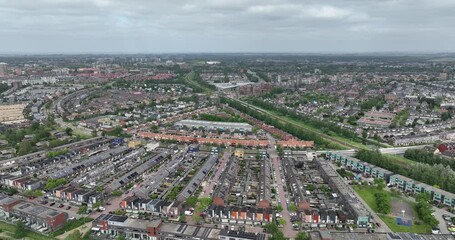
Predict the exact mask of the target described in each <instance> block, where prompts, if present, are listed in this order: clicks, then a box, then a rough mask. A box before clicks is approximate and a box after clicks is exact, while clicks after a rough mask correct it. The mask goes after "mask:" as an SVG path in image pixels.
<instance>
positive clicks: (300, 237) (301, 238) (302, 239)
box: [295, 232, 310, 240]
mask: <svg viewBox="0 0 455 240" xmlns="http://www.w3.org/2000/svg"><path fill="white" fill-rule="evenodd" d="M308 239H310V238H309V237H308V235H307V234H306V232H299V233H297V236H296V237H295V240H308Z"/></svg>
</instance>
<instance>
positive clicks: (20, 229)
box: [13, 221, 26, 239]
mask: <svg viewBox="0 0 455 240" xmlns="http://www.w3.org/2000/svg"><path fill="white" fill-rule="evenodd" d="M25 235H26V231H25V224H24V222H22V221H18V222H17V223H16V228H15V229H14V235H13V236H14V238H15V239H20V238H24V237H25Z"/></svg>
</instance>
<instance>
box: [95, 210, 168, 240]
mask: <svg viewBox="0 0 455 240" xmlns="http://www.w3.org/2000/svg"><path fill="white" fill-rule="evenodd" d="M161 224H162V222H161V220H153V221H149V220H142V219H133V218H128V217H127V216H121V215H113V214H107V215H105V214H101V215H100V216H99V217H98V218H96V219H95V220H94V221H93V222H92V229H91V230H92V232H95V233H100V234H105V235H108V236H110V238H112V239H114V238H117V237H118V236H122V235H123V236H125V238H126V239H144V240H155V239H158V229H159V228H160V226H161Z"/></svg>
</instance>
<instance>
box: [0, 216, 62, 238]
mask: <svg viewBox="0 0 455 240" xmlns="http://www.w3.org/2000/svg"><path fill="white" fill-rule="evenodd" d="M0 229H1V230H3V231H4V232H7V233H9V234H11V235H12V234H13V233H14V231H15V229H16V226H14V225H12V224H9V223H5V222H1V221H0ZM25 231H26V233H25V236H26V238H27V239H32V240H49V239H54V238H53V237H48V236H44V235H41V234H39V233H35V232H32V231H30V230H25ZM11 239H13V237H11Z"/></svg>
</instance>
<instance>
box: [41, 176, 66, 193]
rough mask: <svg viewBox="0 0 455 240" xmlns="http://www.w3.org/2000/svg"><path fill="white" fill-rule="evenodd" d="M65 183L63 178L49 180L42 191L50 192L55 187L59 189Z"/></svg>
mask: <svg viewBox="0 0 455 240" xmlns="http://www.w3.org/2000/svg"><path fill="white" fill-rule="evenodd" d="M66 183H67V181H66V179H64V178H57V179H52V178H51V179H49V180H47V183H46V185H45V186H44V190H46V191H47V190H51V189H54V188H56V187H60V186H62V185H65V184H66Z"/></svg>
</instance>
